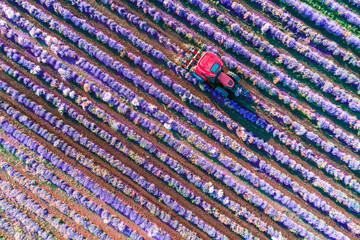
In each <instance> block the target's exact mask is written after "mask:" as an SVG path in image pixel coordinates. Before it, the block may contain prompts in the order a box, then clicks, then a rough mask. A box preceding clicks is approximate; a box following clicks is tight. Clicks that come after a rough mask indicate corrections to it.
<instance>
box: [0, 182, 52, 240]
mask: <svg viewBox="0 0 360 240" xmlns="http://www.w3.org/2000/svg"><path fill="white" fill-rule="evenodd" d="M2 187H3V185H2V183H0V188H2ZM19 204H20V205H21V204H23V206H24V207H25V208H27V206H28V205H27V203H25V204H24V203H23V202H20V203H19ZM21 206H22V205H21ZM0 209H1V210H2V211H3V212H4V213H5V215H7V216H10V217H11V218H13V219H15V220H16V221H17V222H19V223H21V224H22V225H23V226H25V227H24V228H23V229H24V230H27V231H30V232H31V233H33V234H38V236H39V237H41V238H42V239H44V240H55V239H56V238H55V237H54V236H52V235H51V234H49V233H48V232H47V231H45V230H44V229H42V228H41V227H40V226H39V225H38V224H37V223H36V222H34V221H33V220H32V219H31V218H29V217H28V216H27V215H26V214H24V213H23V212H21V211H19V210H18V209H17V208H16V207H15V206H14V205H12V204H11V203H9V202H8V201H6V200H5V199H4V198H2V197H0ZM48 220H49V221H51V220H52V218H50V216H48ZM19 237H21V236H19ZM20 239H21V238H20Z"/></svg>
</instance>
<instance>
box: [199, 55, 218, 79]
mask: <svg viewBox="0 0 360 240" xmlns="http://www.w3.org/2000/svg"><path fill="white" fill-rule="evenodd" d="M214 64H215V65H214ZM223 64H224V63H223V62H222V61H221V59H220V58H219V57H218V56H217V55H216V54H215V53H212V52H205V53H204V55H203V56H202V57H201V58H200V60H199V62H198V64H197V68H198V70H200V72H201V73H202V74H205V75H206V76H209V77H215V75H216V73H217V71H218V70H219V69H220V68H221V67H222V66H223Z"/></svg>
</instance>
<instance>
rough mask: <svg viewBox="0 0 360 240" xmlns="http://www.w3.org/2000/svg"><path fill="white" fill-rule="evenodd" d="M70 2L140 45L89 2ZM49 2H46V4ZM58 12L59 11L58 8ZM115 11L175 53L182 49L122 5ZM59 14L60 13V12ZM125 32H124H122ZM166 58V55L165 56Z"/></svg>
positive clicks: (71, 0) (43, 1)
mask: <svg viewBox="0 0 360 240" xmlns="http://www.w3.org/2000/svg"><path fill="white" fill-rule="evenodd" d="M67 1H68V2H70V3H71V4H72V5H73V6H77V7H78V9H79V10H80V11H81V12H85V13H87V14H89V16H91V18H93V19H95V20H97V21H99V22H100V23H101V24H103V25H105V26H106V27H108V28H110V29H111V30H113V31H115V32H116V33H117V34H121V35H122V36H124V37H127V38H128V39H129V38H130V39H131V41H132V42H136V45H137V46H139V47H141V45H142V42H141V41H140V42H139V43H137V41H139V40H140V39H138V38H137V39H133V38H134V37H133V35H132V33H130V34H127V33H128V31H124V30H123V31H118V29H119V24H117V23H116V22H115V21H114V20H112V19H108V18H107V17H106V16H105V15H103V14H102V13H100V12H99V11H97V10H96V9H95V8H93V7H92V6H91V5H90V4H88V3H87V2H85V1H74V0H67ZM40 2H41V3H43V4H46V0H41V1H40ZM48 5H49V4H47V6H48ZM119 5H120V4H119V3H117V5H116V6H119ZM110 7H111V9H112V10H115V9H114V8H113V6H110ZM58 12H59V13H60V12H61V11H59V10H58ZM116 13H118V15H119V16H121V17H122V18H124V19H126V20H127V21H129V22H130V23H132V24H135V25H136V26H137V27H138V28H139V29H141V30H142V31H144V32H146V33H147V34H148V35H150V36H151V37H152V38H154V39H156V40H157V41H158V42H159V43H160V44H162V45H163V46H164V47H166V48H167V49H171V50H172V51H174V52H175V53H178V54H180V53H182V49H181V48H180V47H179V46H177V45H176V44H175V43H173V42H172V41H171V40H170V39H169V38H167V37H166V36H165V35H163V34H160V33H158V32H157V31H156V30H155V29H154V28H152V27H149V26H148V24H147V22H146V21H141V20H140V18H139V17H138V16H136V15H134V14H132V13H128V12H127V11H126V9H125V8H124V7H121V8H116ZM60 14H61V13H60ZM124 33H126V34H124ZM165 58H166V57H165Z"/></svg>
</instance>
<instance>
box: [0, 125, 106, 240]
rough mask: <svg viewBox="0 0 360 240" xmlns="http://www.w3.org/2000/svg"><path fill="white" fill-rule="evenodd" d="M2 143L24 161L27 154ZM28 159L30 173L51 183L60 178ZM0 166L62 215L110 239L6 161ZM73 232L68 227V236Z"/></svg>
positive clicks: (3, 142)
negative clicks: (39, 175)
mask: <svg viewBox="0 0 360 240" xmlns="http://www.w3.org/2000/svg"><path fill="white" fill-rule="evenodd" d="M13 133H14V134H13V135H17V134H20V131H18V130H17V131H14V132H13ZM4 144H5V145H6V146H5V148H6V149H11V151H12V152H13V155H20V156H21V157H22V158H23V159H22V161H26V159H27V158H28V156H27V155H26V154H24V153H23V152H19V151H17V149H16V148H15V147H14V146H13V145H11V144H10V143H9V142H7V141H6V140H4V139H1V138H0V145H2V146H3V147H4ZM30 161H31V164H28V165H27V166H29V167H30V168H27V171H32V174H34V173H37V174H39V173H42V174H43V175H41V177H42V178H45V179H47V180H49V179H50V178H51V180H52V181H51V182H52V183H55V182H57V181H59V180H60V179H58V178H56V175H55V177H54V173H53V172H49V171H48V170H47V169H46V168H44V167H43V166H42V165H41V164H39V163H38V162H36V161H34V159H30ZM0 166H1V169H2V170H4V171H5V172H6V173H7V174H8V175H10V176H11V177H12V178H13V179H14V180H15V181H16V182H17V183H18V184H19V185H22V186H23V187H24V188H26V189H28V190H30V191H34V189H37V190H36V191H37V192H40V194H38V196H39V197H40V198H41V199H42V200H43V201H45V202H46V203H47V204H49V205H51V206H53V207H54V208H56V209H57V210H58V211H60V212H61V213H63V214H64V215H66V216H68V217H69V218H70V219H72V220H74V221H75V222H76V223H78V224H79V225H81V226H82V227H84V228H85V229H87V230H88V231H89V232H91V233H92V234H94V235H95V236H96V237H99V238H100V239H103V240H111V239H112V238H110V237H109V236H108V235H107V234H106V233H105V232H103V231H102V230H101V229H100V228H98V227H96V226H95V225H94V224H92V223H91V222H89V221H88V220H87V219H86V218H84V217H83V216H81V215H80V214H78V213H77V212H76V211H74V210H71V208H70V207H69V206H68V205H66V204H65V203H63V202H62V201H60V200H57V199H56V198H54V197H53V196H52V195H51V194H50V193H48V192H46V191H45V190H44V189H41V187H40V186H38V185H37V184H35V183H33V182H32V181H30V180H29V179H27V178H26V177H24V176H23V175H22V174H21V173H19V172H18V171H16V170H15V169H14V168H12V167H11V166H10V165H9V164H8V163H6V162H1V161H0ZM45 174H46V177H45ZM37 177H38V176H37ZM73 191H74V190H73ZM38 211H44V212H46V211H47V210H46V209H41V210H38ZM75 234H76V231H75V230H74V229H70V230H69V236H68V237H70V238H72V236H75Z"/></svg>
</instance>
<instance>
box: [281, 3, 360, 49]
mask: <svg viewBox="0 0 360 240" xmlns="http://www.w3.org/2000/svg"><path fill="white" fill-rule="evenodd" d="M280 2H281V3H283V4H285V5H287V6H288V7H290V8H292V9H293V10H294V11H295V12H296V13H298V14H299V16H300V17H301V18H305V19H307V20H310V21H311V22H313V23H315V24H316V25H317V26H319V27H321V28H323V29H324V30H325V31H327V32H329V33H331V34H332V35H334V36H335V37H339V38H340V39H341V40H343V41H345V42H346V43H347V44H348V45H350V46H352V47H354V48H356V50H360V39H359V38H358V37H357V36H356V35H354V34H351V33H349V32H348V31H344V30H343V29H342V27H341V26H340V25H339V24H338V23H336V22H335V21H333V20H330V19H329V18H328V17H325V16H324V15H323V14H322V13H320V12H319V11H317V10H315V9H313V8H312V7H311V6H309V5H308V4H306V3H303V2H300V1H298V0H280Z"/></svg>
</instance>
